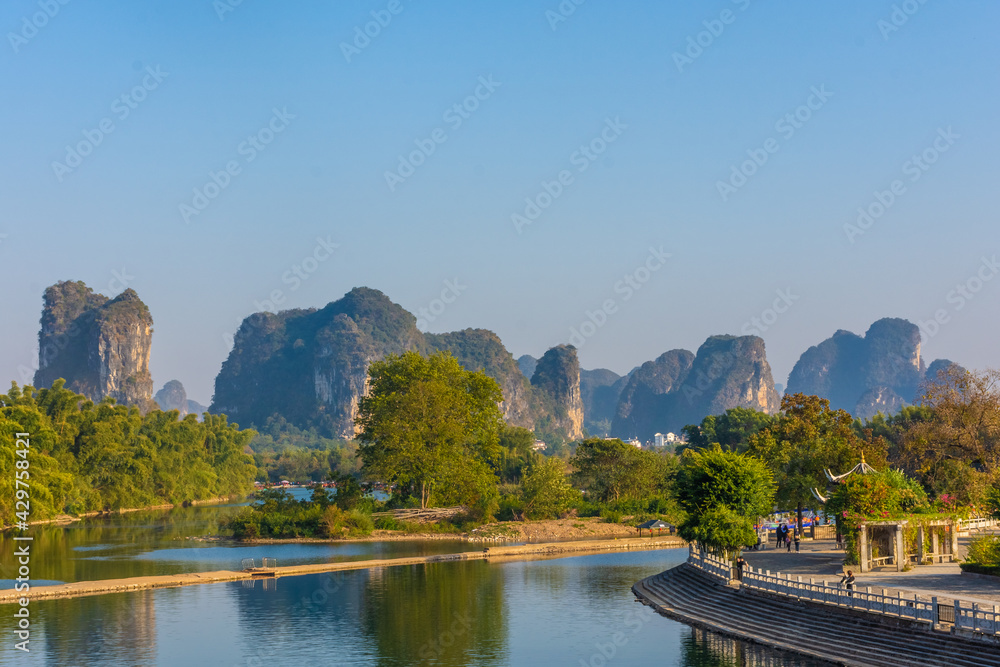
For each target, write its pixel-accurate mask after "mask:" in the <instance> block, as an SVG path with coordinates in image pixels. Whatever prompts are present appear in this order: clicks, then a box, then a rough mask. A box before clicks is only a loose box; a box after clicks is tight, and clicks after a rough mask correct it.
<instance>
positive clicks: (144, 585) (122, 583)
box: [0, 537, 685, 604]
mask: <svg viewBox="0 0 1000 667" xmlns="http://www.w3.org/2000/svg"><path fill="white" fill-rule="evenodd" d="M683 546H685V543H684V542H683V541H682V540H679V539H677V538H673V537H665V538H648V537H643V538H629V539H610V540H586V541H577V542H551V543H543V544H522V545H518V546H491V547H488V548H484V549H483V550H482V551H467V552H463V553H455V554H445V555H438V556H416V557H411V558H382V559H377V560H364V561H346V562H337V563H316V564H313V565H292V566H288V567H277V568H274V576H276V577H289V576H298V575H304V574H317V573H321V572H338V571H346V570H364V569H369V568H376V567H396V566H400V565H418V564H423V563H439V562H448V561H459V560H483V559H486V560H490V561H507V560H531V559H535V558H561V557H565V556H569V555H577V556H579V555H585V554H588V553H601V552H607V551H618V550H623V551H624V550H647V549H675V548H679V547H683ZM252 578H255V577H254V576H253V575H252V574H251V573H249V572H237V571H233V570H220V571H217V572H198V573H193V574H178V575H162V576H154V577H132V578H129V579H106V580H102V581H78V582H75V583H69V584H58V585H55V586H38V587H32V588H31V590H30V591H29V592H28V594H27V595H26V594H25V593H19V592H16V591H14V590H12V589H8V590H3V591H0V604H12V603H14V602H16V601H17V600H18V598H20V597H28V598H29V599H30V600H31V601H37V600H44V599H52V598H67V597H79V596H85V595H102V594H105V593H125V592H130V591H139V590H146V589H150V588H170V587H176V586H190V585H192V584H211V583H217V582H223V581H236V580H240V579H252Z"/></svg>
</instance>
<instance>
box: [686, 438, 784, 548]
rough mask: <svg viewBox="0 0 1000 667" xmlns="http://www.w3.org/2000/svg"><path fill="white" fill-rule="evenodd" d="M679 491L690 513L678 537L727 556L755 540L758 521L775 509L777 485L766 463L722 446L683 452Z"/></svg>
mask: <svg viewBox="0 0 1000 667" xmlns="http://www.w3.org/2000/svg"><path fill="white" fill-rule="evenodd" d="M675 491H676V494H677V500H678V501H679V502H680V505H681V507H682V508H683V509H684V510H685V511H686V512H687V518H686V519H685V520H684V522H683V523H682V524H681V525H680V526H679V527H678V533H679V534H680V536H681V537H683V538H684V539H686V540H689V541H698V542H700V543H702V544H704V545H705V546H707V547H708V548H709V549H711V550H712V551H715V552H717V553H722V554H726V555H732V554H733V553H735V552H737V551H739V550H740V549H741V548H742V547H744V546H746V545H749V544H753V543H754V542H756V536H755V535H754V531H753V525H754V521H755V519H756V518H757V517H758V516H763V515H765V514H770V513H771V511H772V510H773V509H774V493H775V483H774V478H773V476H772V474H771V471H770V470H769V469H768V466H767V465H766V464H765V463H764V462H763V461H761V460H760V459H758V458H756V457H754V456H750V455H747V454H739V453H737V452H732V451H726V450H723V449H722V448H721V447H719V446H718V445H716V446H714V447H710V448H708V449H704V450H688V451H686V452H684V455H683V456H682V457H681V468H680V472H679V473H678V475H677V481H676V486H675Z"/></svg>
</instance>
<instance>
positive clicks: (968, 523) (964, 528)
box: [958, 517, 1000, 533]
mask: <svg viewBox="0 0 1000 667" xmlns="http://www.w3.org/2000/svg"><path fill="white" fill-rule="evenodd" d="M997 525H1000V521H997V520H996V519H990V518H985V517H983V518H978V519H962V520H960V521H959V522H958V532H960V533H965V532H968V531H970V530H985V529H987V528H993V527H994V526H997Z"/></svg>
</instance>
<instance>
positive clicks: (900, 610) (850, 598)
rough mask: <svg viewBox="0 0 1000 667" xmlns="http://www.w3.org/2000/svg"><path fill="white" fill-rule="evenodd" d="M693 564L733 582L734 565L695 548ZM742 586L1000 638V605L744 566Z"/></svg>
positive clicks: (692, 553)
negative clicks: (887, 590) (876, 590)
mask: <svg viewBox="0 0 1000 667" xmlns="http://www.w3.org/2000/svg"><path fill="white" fill-rule="evenodd" d="M688 563H689V564H690V565H692V566H694V567H696V568H698V569H700V570H702V571H703V572H705V573H707V574H710V575H712V576H714V577H716V578H718V579H721V580H722V581H724V582H726V583H727V584H728V583H730V582H731V581H732V580H733V566H732V565H731V564H730V563H728V562H726V561H724V560H722V559H720V558H718V557H716V556H713V555H712V554H709V553H706V552H704V551H702V550H701V549H699V548H698V547H696V546H695V545H691V546H690V547H689V556H688ZM739 582H740V585H741V586H744V587H746V588H749V589H752V590H759V591H766V592H768V593H773V594H776V595H783V596H786V597H790V598H795V599H797V600H809V601H811V602H816V603H818V604H827V605H834V606H838V607H845V608H849V609H855V610H858V611H863V612H867V613H871V614H879V615H883V616H893V617H896V618H902V619H907V620H911V621H916V622H918V623H929V624H934V623H953V624H954V626H955V628H956V629H959V630H970V631H972V632H975V633H981V634H986V635H994V636H997V635H1000V610H998V609H997V607H996V605H982V604H979V603H975V602H969V601H967V600H958V599H956V600H953V601H950V604H949V602H948V601H943V602H941V603H939V602H938V598H937V597H930V598H927V597H923V598H921V597H920V596H919V595H916V594H913V596H912V597H910V594H904V593H902V592H896V594H895V595H888V594H886V593H885V592H884V591H883V592H881V593H873V592H872V590H871V588H865V589H863V590H862V589H854V590H849V589H846V588H841V587H840V586H839V585H830V584H829V583H828V582H827V581H825V580H824V581H819V582H817V581H816V580H815V579H813V578H811V577H810V578H809V579H808V580H807V581H803V579H802V577H800V576H797V577H795V578H794V579H793V578H792V575H788V574H786V575H782V574H781V573H780V572H776V573H774V574H772V573H771V571H770V570H765V571H763V572H761V571H760V570H755V569H753V568H752V567H750V566H749V565H747V566H744V568H743V576H742V577H741V578H740V579H739Z"/></svg>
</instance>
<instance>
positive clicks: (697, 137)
mask: <svg viewBox="0 0 1000 667" xmlns="http://www.w3.org/2000/svg"><path fill="white" fill-rule="evenodd" d="M50 5H51V6H50ZM562 6H563V9H564V11H566V13H568V11H567V10H568V8H569V7H574V8H575V9H574V10H573V12H572V13H571V14H569V15H568V16H562V15H560V14H559V11H560V9H559V8H560V3H559V2H557V1H555V0H550V1H548V2H543V1H538V2H534V1H528V0H507V1H505V2H500V1H499V0H492V1H485V2H477V3H460V2H434V3H432V2H429V1H428V0H412V1H407V0H398V2H396V3H390V2H389V1H388V0H385V1H382V0H378V1H372V2H350V1H346V0H345V1H338V2H335V3H316V2H308V3H306V2H287V3H281V4H280V5H279V4H278V3H263V2H259V1H258V2H254V1H252V0H244V1H243V2H242V3H240V4H238V5H236V6H230V5H229V3H228V2H227V0H220V2H218V3H213V2H212V1H211V0H197V1H195V0H186V1H184V2H166V1H160V2H144V3H132V2H124V1H110V0H109V1H107V2H101V3H85V2H80V1H79V0H76V1H69V2H68V3H67V4H65V5H62V4H59V3H58V0H42V1H41V2H38V0H36V1H35V2H28V1H24V0H12V1H10V2H7V3H4V5H3V7H2V8H0V29H2V32H3V34H4V37H5V38H4V40H3V43H2V44H0V91H2V92H3V98H4V101H5V103H4V104H2V105H0V121H2V124H3V127H4V128H5V132H4V142H3V149H4V150H3V152H2V156H0V183H2V185H0V205H2V211H3V215H2V217H0V234H3V235H5V236H3V237H0V265H2V266H3V267H4V270H5V274H6V276H7V284H8V289H6V290H4V291H3V292H2V293H0V308H2V313H3V315H2V317H0V342H2V346H0V369H2V370H3V371H4V372H5V375H6V376H7V377H8V378H9V379H15V380H20V379H21V377H22V371H23V369H25V368H31V367H32V366H33V364H34V362H35V360H36V357H35V355H36V352H35V351H34V350H33V346H34V345H35V341H36V336H37V328H38V318H39V314H40V308H41V295H42V292H43V290H44V288H45V287H46V286H47V285H50V284H52V283H53V282H55V281H57V280H65V279H73V280H84V281H86V282H87V283H88V284H89V285H91V286H92V287H94V288H95V289H96V290H98V291H101V292H103V293H106V294H109V295H113V294H115V293H116V292H117V291H120V289H121V288H122V286H123V285H124V284H126V283H127V286H129V287H132V288H134V289H135V290H136V291H137V292H138V293H139V295H140V296H141V297H142V298H143V300H144V301H145V302H146V303H147V304H148V305H149V306H150V308H151V310H152V314H153V318H154V320H155V334H154V338H153V352H152V361H151V364H152V372H153V378H154V382H155V384H156V388H157V389H158V388H159V387H160V386H162V384H163V383H164V382H166V381H167V380H170V379H175V378H176V379H179V380H181V381H182V382H183V383H184V384H185V386H186V387H187V388H188V393H189V395H190V396H191V397H192V398H194V399H196V400H199V401H202V402H208V401H209V400H210V398H211V392H212V386H213V381H214V377H215V374H216V373H217V372H218V369H219V367H220V365H221V363H222V361H223V360H224V359H225V357H226V355H227V354H228V350H229V340H230V339H229V337H230V336H231V335H232V333H233V332H234V331H235V330H236V328H237V327H238V325H239V323H240V321H241V320H242V318H244V317H245V316H247V315H248V314H250V313H251V312H254V311H255V310H258V309H260V307H262V306H266V305H267V304H266V303H265V301H267V300H268V299H269V296H270V295H271V294H272V293H274V292H275V291H276V290H278V291H280V296H281V299H282V303H281V304H280V306H279V307H281V308H285V307H309V306H322V305H324V304H326V303H327V302H329V301H332V300H335V299H337V298H339V297H340V296H341V295H343V294H344V293H345V292H346V291H348V290H349V289H350V288H352V287H354V286H357V285H368V286H370V287H375V288H377V289H380V290H382V291H384V292H385V293H386V294H388V295H389V297H390V298H391V299H392V300H393V301H395V302H397V303H399V304H401V305H402V306H404V307H405V308H407V309H408V310H410V311H411V312H417V311H418V310H419V309H420V308H425V309H431V308H433V310H430V311H428V312H430V313H431V316H432V317H433V320H430V319H428V320H427V321H426V322H422V324H425V325H426V328H427V329H428V330H430V331H450V330H455V329H460V328H465V327H484V328H489V329H492V330H494V331H496V332H497V333H498V334H499V335H500V337H501V338H502V339H503V341H504V342H505V344H506V345H507V347H508V348H509V349H510V350H511V351H512V352H513V353H514V355H515V356H518V355H521V354H525V353H530V354H534V355H536V356H537V355H540V354H541V353H542V352H544V350H545V349H546V348H548V347H550V346H552V345H556V344H558V343H562V342H568V341H569V340H570V339H571V337H572V330H573V329H574V328H575V329H577V330H578V331H579V330H581V325H582V324H583V323H584V322H587V321H592V320H597V321H598V322H600V323H601V326H593V327H587V328H585V333H589V334H591V335H588V336H585V337H584V338H583V344H582V345H580V358H581V363H582V364H583V366H584V367H586V368H596V367H607V368H611V369H612V370H615V371H617V372H619V373H623V372H626V371H627V370H628V369H629V368H631V367H633V366H635V365H636V364H639V363H642V362H643V361H646V360H649V359H652V358H654V357H656V356H657V355H659V354H661V353H662V352H664V351H666V350H668V349H673V348H678V347H684V348H688V349H691V350H694V349H696V348H697V347H698V346H699V345H700V344H701V343H702V342H703V341H704V339H705V338H706V337H707V336H709V335H713V334H720V333H733V334H739V333H741V332H748V331H751V330H755V329H756V330H758V331H759V332H760V334H761V335H762V337H763V338H764V340H765V341H766V343H767V350H768V358H769V360H770V361H771V364H772V367H773V369H774V374H775V379H776V381H777V382H779V383H781V382H784V381H785V379H786V378H787V374H788V372H789V371H790V370H791V367H792V365H793V364H794V363H795V361H796V359H797V358H798V356H799V355H800V354H801V353H802V352H803V351H804V350H805V349H806V348H808V347H809V346H810V345H814V344H816V343H818V342H820V341H821V340H823V339H825V338H827V337H828V336H830V335H831V334H832V333H833V332H834V331H836V330H837V329H848V330H852V331H855V332H858V333H863V332H864V330H865V329H867V327H868V326H869V325H870V324H871V323H872V322H873V321H874V320H876V319H879V318H881V317H886V316H897V317H905V318H908V319H910V320H911V321H914V322H917V321H923V322H928V321H930V320H931V319H933V318H934V317H935V315H937V317H938V320H939V322H940V324H938V325H937V326H936V327H935V326H931V325H928V326H926V327H925V343H924V353H925V355H926V357H927V359H928V361H929V360H931V359H933V358H937V357H948V358H951V359H953V360H955V361H958V362H960V363H963V364H965V365H967V366H969V367H974V368H985V367H996V366H998V365H1000V354H998V352H997V349H996V346H995V343H994V341H995V336H996V331H997V329H998V326H1000V309H998V308H997V306H998V304H1000V280H992V278H993V277H994V274H995V273H996V271H997V269H995V268H993V264H992V258H993V256H994V254H995V253H1000V235H998V233H997V231H996V229H997V228H996V220H997V213H998V208H1000V205H998V203H997V198H996V192H997V188H996V185H995V182H996V176H997V172H998V169H997V166H996V159H997V157H996V156H997V155H998V150H997V149H998V148H1000V128H998V125H997V123H996V119H997V117H998V111H1000V109H998V102H1000V94H998V92H997V91H998V90H1000V86H998V85H997V84H998V83H1000V81H998V70H997V66H996V65H997V63H998V62H1000V44H998V43H997V40H996V39H995V35H994V34H993V32H991V26H994V25H995V24H996V21H997V19H998V18H1000V7H998V6H997V5H996V3H990V2H985V1H980V2H964V3H944V2H937V1H935V0H928V1H927V2H925V3H923V4H921V3H920V2H919V1H918V0H912V1H911V2H910V3H898V2H897V3H893V2H888V1H881V0H879V1H874V2H873V1H869V2H837V3H833V2H827V3H808V4H806V3H787V2H786V3H764V2H760V1H759V0H749V1H747V0H740V1H739V2H731V1H728V0H717V1H713V2H704V3H698V4H697V5H695V4H694V3H683V4H682V3H654V2H618V3H611V2H602V1H600V0H587V1H586V2H583V3H582V4H580V5H575V4H574V3H573V2H572V0H569V1H568V2H564V3H563V5H562ZM46 7H48V11H49V13H50V14H53V16H51V17H47V16H43V15H40V14H39V12H43V11H45V8H46ZM220 7H227V8H228V9H231V10H232V11H223V10H221V9H220ZM393 9H394V10H396V13H392V11H390V10H393ZM906 10H908V11H909V13H907V11H906ZM372 12H375V13H376V16H375V17H373V16H372ZM894 12H895V14H894ZM553 16H559V17H560V18H565V20H558V21H557V20H556V19H553V18H552V17H553ZM378 18H381V19H382V21H383V23H386V25H384V26H378V28H377V30H376V27H375V25H374V24H371V25H369V26H368V29H369V32H371V33H376V32H377V34H376V35H375V36H374V37H371V38H369V41H368V42H367V43H365V42H364V41H362V40H359V41H358V44H359V45H360V46H363V48H358V47H355V49H356V51H350V49H348V51H350V52H349V53H348V54H347V56H345V53H344V51H345V49H344V47H343V46H342V44H345V43H346V44H353V43H354V40H355V38H356V34H357V31H358V30H360V31H361V32H362V33H363V31H364V30H365V27H366V24H370V23H371V22H372V21H374V20H376V19H378ZM387 18H389V19H391V20H387ZM894 18H895V23H893V19H894ZM904 18H905V21H904V20H903V19H904ZM25 21H28V24H26V23H25ZM33 21H34V23H36V24H41V27H38V28H37V30H32V28H33V27H35V26H34V25H31V24H32V22H33ZM880 22H881V23H880ZM26 26H27V27H26ZM553 26H554V27H553ZM897 28H898V29H897ZM356 29H357V30H356ZM713 33H714V34H713ZM12 35H13V36H12ZM689 38H690V41H689ZM699 41H700V42H701V44H702V45H701V46H698V42H699ZM692 44H694V46H692ZM678 54H679V55H678ZM684 58H687V60H684ZM150 72H154V73H156V75H155V76H154V75H153V74H150ZM483 81H486V82H489V85H484V84H483V83H482V82H483ZM144 83H145V87H143V84H144ZM137 86H138V87H139V88H138V89H137V88H136V87H137ZM477 92H478V93H479V97H478V98H477V97H476V94H477ZM817 92H818V93H820V94H819V96H817ZM123 95H125V96H126V98H125V100H122V96H123ZM138 98H141V100H139V99H138ZM116 100H117V101H116ZM810 104H811V106H812V108H810ZM455 105H460V109H461V111H455V110H454V107H455ZM462 105H464V106H462ZM133 107H134V108H133ZM449 110H452V111H449ZM125 111H127V112H128V114H127V116H126V115H125ZM796 113H798V119H796V118H795V114H796ZM276 114H277V115H276ZM788 114H791V115H792V118H791V119H790V120H785V121H784V124H781V121H782V119H783V118H785V117H786V115H788ZM456 118H458V119H460V120H461V124H458V122H457V121H456ZM102 123H104V127H105V128H108V127H111V128H112V131H111V132H110V133H104V132H103V131H101V127H102ZM612 127H613V128H615V129H614V130H611V129H609V128H612ZM275 128H280V131H276V130H275ZM789 128H791V129H789ZM602 133H603V136H602ZM88 137H89V138H88ZM251 137H255V139H254V141H256V142H257V144H258V146H259V147H260V149H259V150H258V149H257V148H253V142H252V141H251V140H250V138H251ZM434 137H436V138H437V139H438V141H435V139H434ZM97 138H100V142H99V143H98V142H97V141H96V139H97ZM612 139H613V140H612ZM935 141H936V142H937V144H936V145H935ZM81 142H83V143H84V144H85V145H84V146H83V150H84V151H87V150H88V148H90V147H91V146H88V145H87V144H88V143H93V144H96V145H93V146H92V151H91V152H89V154H88V155H86V156H84V157H82V158H81V159H80V161H79V162H78V163H76V166H75V167H72V168H71V169H70V168H69V167H68V165H69V163H67V147H76V146H78V145H79V144H80V143H81ZM265 142H267V143H265ZM421 145H422V146H424V151H425V152H426V153H429V155H423V154H419V153H418V154H416V155H415V157H413V160H412V162H419V163H420V164H419V165H418V166H415V167H414V168H413V173H412V174H409V171H408V170H407V168H406V167H405V166H404V168H403V170H402V172H398V171H397V175H398V174H399V173H404V174H406V177H405V178H402V180H401V182H400V181H399V180H396V179H390V180H393V181H394V182H393V184H392V188H390V186H389V185H388V184H387V178H386V173H387V172H393V171H396V170H398V169H399V166H400V159H401V156H403V159H404V160H406V161H407V162H410V160H411V157H412V156H411V154H412V153H413V151H418V150H420V148H419V146H421ZM429 146H433V152H431V151H430V149H429V148H428V147H429ZM588 146H589V147H590V149H589V151H590V152H589V153H585V152H583V151H581V147H584V148H586V147H588ZM251 155H252V156H253V159H252V161H251V160H249V158H250V156H251ZM914 156H917V158H918V160H921V162H920V163H919V164H916V163H914V162H913V161H912V158H913V157H914ZM921 156H925V157H924V158H921ZM754 157H756V158H757V162H758V163H759V164H756V163H753V162H750V163H747V164H744V163H745V162H746V161H747V160H753V158H754ZM765 157H766V160H765V159H764V158H765ZM924 159H926V160H928V161H930V160H931V159H933V163H929V162H924V161H923V160H924ZM70 162H74V160H73V159H72V158H70ZM54 163H60V164H61V165H67V168H64V167H62V166H59V165H55V166H54ZM227 165H230V166H232V167H233V168H234V171H233V173H232V174H223V173H222V172H225V170H226V168H227ZM734 168H735V169H736V170H737V171H739V170H740V169H741V168H742V169H743V171H744V172H745V173H749V174H750V175H749V176H746V177H745V181H744V180H742V178H741V176H739V175H738V176H735V177H733V176H732V173H733V169H734ZM561 173H562V175H563V177H564V178H565V183H566V184H565V185H561V184H559V178H560V174H561ZM212 174H215V180H216V182H219V183H226V187H224V188H214V187H213V185H212V184H213V179H212ZM731 178H733V179H734V180H730V179H731ZM227 181H228V182H227ZM894 181H898V183H896V185H895V188H896V192H897V193H898V194H893V193H892V191H893V183H894ZM720 182H728V184H729V188H726V187H722V188H720V185H719V184H720ZM545 184H548V192H547V191H546V185H545ZM734 184H735V185H734ZM206 185H208V186H209V187H208V190H209V193H211V194H213V195H214V197H213V198H211V199H208V198H207V197H206V199H205V200H204V201H202V200H200V199H198V196H197V195H196V193H195V190H196V189H197V190H198V191H200V192H204V189H205V187H206ZM737 185H738V187H737ZM560 188H561V189H560ZM720 189H721V190H723V191H725V192H722V191H720ZM549 193H557V196H555V197H552V196H551V195H550V194H549ZM877 193H882V194H877ZM526 198H527V199H529V200H534V201H535V202H537V203H540V204H545V205H546V206H545V208H544V209H542V208H541V207H539V213H540V214H539V215H537V217H536V218H535V219H534V220H532V221H531V222H530V224H521V225H516V224H515V222H513V221H512V216H513V215H515V214H518V215H522V216H524V215H525V214H526V209H528V212H531V213H532V214H534V212H532V211H531V209H530V207H529V204H528V203H526V201H525V200H526ZM890 198H891V199H892V201H891V203H889V199H890ZM880 199H881V203H880V201H879V200H880ZM195 204H206V205H205V206H204V208H203V210H198V209H196V208H195ZM182 205H187V206H190V207H191V209H193V210H197V213H196V214H191V212H190V210H189V211H188V214H187V215H185V214H184V213H183V211H182V210H181V207H182ZM536 205H537V204H536ZM859 207H861V208H862V209H865V210H870V211H872V212H873V213H875V214H880V215H878V217H873V218H871V222H870V223H868V222H865V224H866V225H867V228H861V227H858V226H857V220H858V217H859V213H858V209H859ZM880 209H882V210H881V211H880ZM845 225H848V228H847V229H846V230H845ZM850 225H854V227H853V228H852V227H850ZM318 239H322V243H321V242H320V241H318ZM324 243H325V245H324ZM331 245H336V246H337V247H336V248H335V249H334V250H332V251H329V250H328V249H326V248H328V247H330V246H331ZM650 248H653V249H654V250H655V251H657V252H659V253H660V254H669V255H670V257H669V258H668V259H666V260H663V261H660V260H655V261H651V260H650V258H651V257H652V255H651V251H650ZM317 257H319V258H324V259H323V261H318V260H317V259H316V258H317ZM984 258H985V259H986V260H987V261H986V263H985V264H984V262H983V259H984ZM647 261H650V264H647ZM657 262H659V265H657ZM296 266H298V267H299V269H298V271H299V275H296V274H295V268H294V267H296ZM650 266H656V269H655V270H650V269H649V267H650ZM644 267H645V268H644ZM301 276H306V278H305V279H303V278H302V277H301ZM626 276H630V279H629V280H631V281H632V282H634V283H635V284H636V285H639V287H638V288H636V289H633V288H631V287H628V285H627V283H628V280H626ZM456 280H457V281H458V284H459V286H460V289H459V290H458V296H457V297H456V298H454V300H453V302H452V303H449V304H446V305H445V307H444V308H443V312H441V310H442V309H441V308H440V305H441V304H435V299H437V298H439V297H440V295H441V292H442V290H445V289H447V288H446V285H445V281H456ZM641 280H645V282H640V281H641ZM970 281H971V282H970ZM959 286H963V287H962V289H963V290H965V293H964V294H963V293H962V290H959V289H958V288H959ZM616 288H617V289H616ZM779 291H780V293H781V294H783V295H785V298H784V299H782V297H781V296H779V294H778V292H779ZM449 298H450V297H449ZM776 300H779V303H778V304H777V305H778V306H779V307H780V308H781V309H783V310H784V312H781V313H780V314H779V313H776V312H773V313H769V311H768V309H769V308H773V307H774V306H775V303H776ZM609 304H610V307H609V308H606V307H607V306H608V305H609ZM598 311H602V313H603V314H598ZM588 313H591V314H592V315H593V317H592V318H590V317H588ZM755 317H756V318H762V317H763V318H764V320H763V323H764V327H766V330H764V327H757V326H756V325H755V324H753V322H752V318H755Z"/></svg>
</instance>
